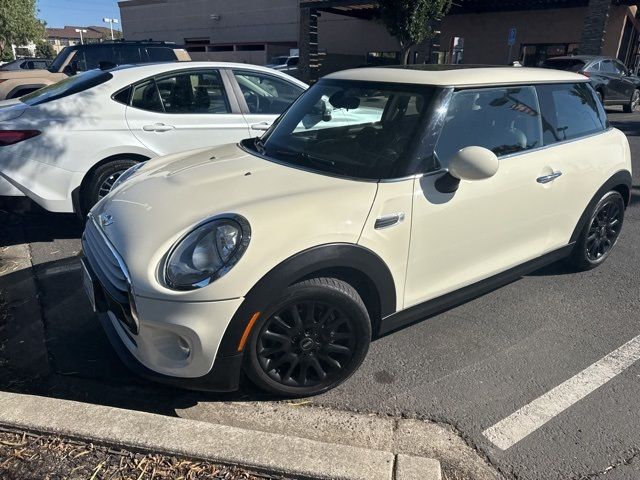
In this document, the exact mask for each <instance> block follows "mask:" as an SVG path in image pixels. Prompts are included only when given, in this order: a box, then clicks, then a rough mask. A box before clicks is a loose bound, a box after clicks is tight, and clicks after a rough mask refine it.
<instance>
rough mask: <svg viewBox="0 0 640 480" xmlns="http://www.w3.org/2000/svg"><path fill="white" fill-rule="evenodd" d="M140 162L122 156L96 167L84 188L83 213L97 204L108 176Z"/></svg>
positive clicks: (82, 195) (82, 198)
mask: <svg viewBox="0 0 640 480" xmlns="http://www.w3.org/2000/svg"><path fill="white" fill-rule="evenodd" d="M138 163H140V162H139V161H137V160H130V159H126V158H122V159H118V160H113V161H111V162H108V163H105V164H104V165H100V166H99V167H98V168H96V170H95V171H94V172H93V174H92V175H91V178H90V180H89V181H88V183H87V184H86V186H85V188H83V189H82V194H81V199H80V200H81V206H82V210H83V214H87V213H88V212H89V210H91V207H93V206H94V205H95V204H96V202H97V201H98V195H99V193H100V186H101V185H102V184H103V183H104V181H105V180H106V179H107V178H109V177H110V176H111V175H113V174H114V173H116V172H119V171H122V170H127V169H129V168H131V167H133V166H134V165H136V164H138Z"/></svg>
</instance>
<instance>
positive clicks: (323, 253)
mask: <svg viewBox="0 0 640 480" xmlns="http://www.w3.org/2000/svg"><path fill="white" fill-rule="evenodd" d="M338 267H341V268H352V269H354V270H358V271H359V272H360V273H362V274H364V275H366V276H367V277H368V278H369V279H370V280H371V281H372V282H373V284H374V285H375V287H376V289H377V291H378V296H379V297H380V312H381V314H382V317H386V316H388V315H391V314H392V313H394V312H395V310H396V291H395V283H394V281H393V276H392V275H391V272H390V271H389V268H388V267H387V265H386V264H385V263H384V261H383V260H382V259H381V258H380V257H379V256H378V255H376V254H375V253H374V252H372V251H371V250H369V249H367V248H365V247H362V246H360V245H356V244H349V243H332V244H326V245H319V246H317V247H313V248H310V249H308V250H304V251H302V252H300V253H297V254H295V255H294V256H292V257H290V258H288V259H287V260H285V261H283V262H282V263H280V264H279V265H277V266H276V267H274V268H273V269H272V270H271V271H270V272H269V273H267V274H266V275H265V276H264V277H262V278H261V279H260V280H259V281H258V282H257V283H256V284H255V285H254V286H253V288H252V289H251V290H249V292H248V293H247V295H246V296H245V299H244V301H243V302H242V304H241V305H240V308H238V311H237V312H236V313H235V315H234V316H233V318H232V319H231V322H230V323H229V326H228V327H227V330H226V331H225V333H224V336H223V337H222V342H221V343H220V349H219V351H218V354H217V355H216V357H217V358H219V357H221V356H230V355H234V354H235V355H237V354H238V351H237V348H238V345H239V343H240V339H241V338H242V335H243V333H244V331H245V328H246V327H247V324H248V323H249V321H250V319H251V317H252V316H253V315H254V314H255V313H256V312H262V311H263V310H264V309H265V308H266V307H267V306H268V305H269V304H270V303H271V302H272V301H273V299H274V298H276V297H277V296H278V295H279V294H280V293H281V292H282V291H283V290H284V289H285V288H287V287H288V286H289V285H291V284H292V283H295V282H296V281H297V280H299V279H301V278H303V277H306V276H308V275H311V274H312V273H314V272H317V271H320V270H326V269H329V268H338Z"/></svg>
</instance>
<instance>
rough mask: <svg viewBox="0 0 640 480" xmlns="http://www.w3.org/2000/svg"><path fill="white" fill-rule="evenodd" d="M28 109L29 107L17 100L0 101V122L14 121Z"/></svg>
mask: <svg viewBox="0 0 640 480" xmlns="http://www.w3.org/2000/svg"><path fill="white" fill-rule="evenodd" d="M27 108H29V105H27V104H26V103H22V102H21V101H20V100H18V99H17V98H14V99H11V100H2V101H0V122H6V121H8V120H15V119H16V118H18V117H19V116H21V115H22V114H23V113H24V112H25V111H26V110H27Z"/></svg>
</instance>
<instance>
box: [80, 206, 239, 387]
mask: <svg viewBox="0 0 640 480" xmlns="http://www.w3.org/2000/svg"><path fill="white" fill-rule="evenodd" d="M82 242H83V248H84V254H85V257H84V258H83V264H84V266H85V270H86V274H85V275H86V276H87V277H86V279H85V288H87V289H88V290H89V291H90V296H92V297H93V298H94V306H95V309H96V311H97V312H98V314H99V316H100V320H101V323H102V325H103V327H104V328H105V331H106V332H107V335H108V337H109V340H110V341H111V343H112V344H113V346H114V348H115V349H116V351H117V352H118V355H119V356H120V358H121V359H122V360H123V362H124V363H125V364H126V365H128V366H129V367H130V368H131V369H132V370H134V371H135V372H137V373H139V374H141V375H143V376H145V377H148V378H150V379H152V380H155V381H160V382H163V383H169V384H172V385H176V386H182V387H185V388H192V389H199V390H212V391H231V390H235V389H237V387H238V381H239V376H240V368H241V362H242V355H241V354H236V353H235V350H231V351H229V349H226V348H225V349H224V350H223V349H221V348H220V347H221V343H222V338H223V336H224V333H225V331H226V329H227V326H228V324H229V322H230V321H231V319H232V318H233V315H234V314H235V313H236V311H237V310H238V307H239V306H240V304H241V303H242V301H243V299H242V298H237V299H231V300H223V301H216V302H178V301H173V300H161V299H152V298H146V297H141V296H136V295H135V294H134V292H133V291H132V288H131V285H130V280H129V274H128V271H127V269H126V265H124V261H123V260H122V259H121V258H120V257H119V255H118V253H117V252H116V251H115V249H114V248H113V246H112V245H111V244H110V242H109V241H108V239H106V237H104V235H103V234H102V233H101V230H100V227H98V226H97V225H96V224H95V222H94V221H93V219H92V218H91V217H90V218H89V219H88V221H87V228H86V229H85V233H84V235H83V239H82ZM221 351H227V352H229V353H228V354H226V355H224V356H223V355H222V354H219V352H221Z"/></svg>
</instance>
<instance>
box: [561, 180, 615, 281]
mask: <svg viewBox="0 0 640 480" xmlns="http://www.w3.org/2000/svg"><path fill="white" fill-rule="evenodd" d="M612 198H616V199H617V201H619V203H620V208H621V212H622V217H621V220H620V232H621V231H622V227H623V225H624V211H625V204H624V199H623V198H622V195H621V194H620V193H619V192H616V191H615V190H612V191H610V192H607V193H606V194H605V195H604V196H603V197H602V198H601V199H600V200H599V201H598V203H597V204H596V206H595V207H594V208H593V210H592V211H591V215H589V220H588V221H587V222H586V224H585V226H584V227H583V229H582V232H581V233H580V237H579V238H578V241H577V242H576V246H575V250H574V255H573V259H572V260H573V263H574V265H575V266H576V267H578V268H581V269H583V270H590V269H592V268H596V267H598V266H600V265H602V264H603V263H604V262H605V261H606V260H607V258H609V255H610V254H611V252H612V251H613V249H614V248H615V246H616V244H617V243H618V240H619V239H620V233H618V236H617V237H616V240H615V242H613V245H612V246H611V248H610V249H609V250H608V251H607V252H606V253H605V254H604V255H603V256H602V257H600V258H599V259H598V260H591V259H590V258H589V257H588V256H587V252H586V245H587V236H588V235H589V229H590V227H591V224H592V223H593V220H594V218H595V216H596V215H597V213H598V212H599V211H600V209H601V208H602V206H603V205H604V204H605V203H607V202H609V201H610V200H611V199H612Z"/></svg>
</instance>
